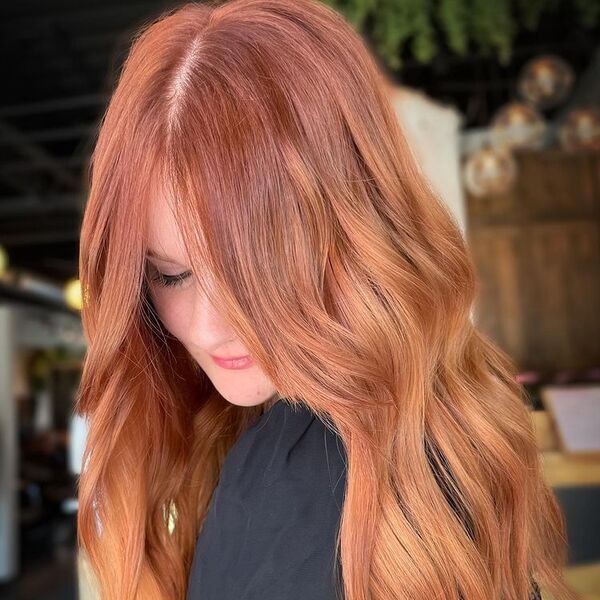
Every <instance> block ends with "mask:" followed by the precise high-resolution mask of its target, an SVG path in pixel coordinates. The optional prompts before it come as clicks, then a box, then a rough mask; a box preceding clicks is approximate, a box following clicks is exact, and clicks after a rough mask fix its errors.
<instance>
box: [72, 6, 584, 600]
mask: <svg viewBox="0 0 600 600" xmlns="http://www.w3.org/2000/svg"><path fill="white" fill-rule="evenodd" d="M90 175H91V178H90V190H89V199H88V202H87V206H86V210H85V215H84V220H83V225H82V236H81V255H80V277H81V282H82V287H83V290H84V306H83V310H82V318H83V323H84V327H85V332H86V336H87V339H88V342H89V348H88V353H87V356H86V360H85V364H84V370H83V373H82V381H81V388H80V397H79V400H78V407H77V409H78V411H79V412H80V413H81V414H85V415H88V416H89V418H90V432H89V436H88V446H87V448H86V455H85V456H84V465H85V466H84V470H83V472H82V474H81V479H80V490H79V502H80V504H79V507H80V508H79V516H78V525H79V527H78V531H79V542H80V545H81V549H82V551H83V552H85V555H86V556H87V558H88V559H89V561H90V564H91V565H92V566H93V569H94V571H95V573H96V575H97V578H98V583H99V586H100V588H101V590H102V598H107V599H111V600H112V599H117V600H125V599H127V600H130V599H132V598H140V599H144V600H146V599H180V598H185V597H186V595H187V597H188V598H197V599H202V600H211V599H214V598H219V600H229V599H230V598H238V599H239V598H246V599H250V598H252V599H254V598H261V600H265V599H266V600H268V599H270V598H285V599H287V600H295V599H296V598H311V600H324V599H325V598H331V600H333V598H335V597H339V598H342V597H343V598H345V599H346V600H367V599H370V598H373V599H375V598H376V599H378V600H380V599H381V600H397V599H411V600H412V599H423V600H425V599H431V598H440V599H442V598H443V599H447V600H458V599H459V598H462V599H464V600H490V599H503V600H525V599H527V598H530V597H535V595H536V593H537V591H536V590H537V588H536V583H535V582H539V583H540V585H541V586H542V587H546V588H547V589H549V590H550V591H551V592H552V593H553V595H554V597H556V598H561V599H563V598H573V597H574V596H573V595H572V594H571V591H570V589H569V588H568V587H567V586H566V584H565V583H564V582H563V581H562V580H561V569H562V566H563V565H564V562H565V558H566V548H565V542H564V535H565V533H564V523H563V517H562V514H561V512H560V510H559V507H558V504H557V502H556V500H555V498H554V496H553V495H552V492H551V491H550V490H549V488H548V487H547V486H546V484H545V483H544V481H543V478H542V472H541V469H540V463H539V459H538V455H537V451H536V446H535V439H534V434H533V431H532V428H531V424H530V422H529V417H528V411H527V407H526V404H525V400H526V398H525V395H524V393H523V390H522V389H521V388H520V387H519V386H518V385H517V383H516V382H515V369H514V366H513V364H512V363H511V361H510V360H509V358H508V357H507V356H506V355H505V354H504V353H502V352H501V351H500V350H499V349H498V348H497V347H496V346H495V345H494V344H493V343H492V342H491V341H490V340H489V339H487V338H486V337H485V336H484V335H483V334H482V333H481V332H479V331H478V330H477V329H476V328H475V326H474V325H473V323H472V321H471V319H470V312H471V308H472V304H473V300H474V298H475V293H476V287H477V286H476V279H475V275H474V266H473V264H472V262H471V258H470V256H469V254H468V251H467V249H466V247H465V244H464V241H463V238H462V236H461V234H460V231H459V229H458V227H457V225H456V223H455V222H454V221H453V219H452V217H451V215H450V214H449V212H448V210H447V209H446V208H445V206H444V204H443V203H442V202H441V201H440V199H439V198H438V197H436V195H435V194H434V192H433V190H432V189H431V188H430V187H429V185H428V184H427V182H426V181H425V180H424V179H423V177H422V176H421V175H420V173H419V170H418V168H417V165H416V164H415V163H414V159H413V158H412V157H411V153H410V151H409V148H408V146H407V143H406V140H405V138H404V136H403V134H402V132H401V129H400V127H399V125H398V122H397V119H396V116H395V113H394V111H393V109H392V107H391V106H390V102H389V99H388V96H387V92H386V85H385V82H384V79H383V77H382V75H381V74H380V72H379V70H378V68H377V65H376V63H375V62H374V60H373V58H372V57H371V55H370V54H369V52H368V49H367V47H366V46H365V44H364V42H363V40H362V39H361V37H360V36H359V35H358V34H357V33H355V32H354V31H353V29H352V28H351V27H350V25H349V24H348V23H347V22H346V21H344V20H343V19H342V17H341V16H340V15H339V14H337V13H336V12H334V11H333V10H332V9H330V8H328V7H326V6H325V5H323V4H320V3H318V2H316V1H310V0H289V1H283V0H233V1H230V2H227V3H225V4H222V5H216V4H214V3H213V4H210V5H206V4H188V5H184V6H182V7H180V8H179V9H177V10H174V11H172V12H169V13H166V14H163V15H161V17H160V18H159V19H157V20H156V21H155V22H153V23H149V24H148V25H147V26H146V27H144V28H143V30H142V31H140V34H139V35H138V36H137V38H136V39H135V42H134V44H133V47H132V49H131V52H130V54H129V56H128V58H127V60H126V62H125V64H124V67H123V70H122V72H121V74H120V79H119V81H118V84H117V86H116V89H115V90H114V93H113V95H112V98H111V101H110V103H109V106H108V108H107V110H106V113H105V115H104V117H103V120H102V123H101V127H100V130H99V134H98V139H97V141H96V145H95V149H94V152H93V157H92V163H91V170H90ZM236 357H241V360H239V361H235V360H232V359H234V358H236ZM236 367H237V368H236ZM241 367H243V368H241ZM336 449H337V450H338V451H337V452H335V450H336ZM311 486H314V489H313V487H311ZM311 499H312V500H311ZM338 501H340V502H339V506H338ZM336 506H338V508H339V510H336ZM338 518H339V529H338ZM282 528H286V529H285V531H286V532H287V533H286V534H285V535H284V536H283V537H282V536H281V535H280V536H279V538H278V539H277V540H275V538H274V537H272V536H278V535H279V534H280V533H281V532H282V531H283V529H282ZM306 531H308V532H309V533H308V534H307V535H304V534H303V533H302V532H306ZM282 535H283V534H282ZM286 544H287V545H288V547H286ZM336 550H337V551H338V552H339V553H338V554H337V562H336V561H333V560H330V559H334V558H336V556H333V554H332V553H333V552H334V551H336ZM338 576H339V579H337V578H336V577H338ZM317 581H318V582H319V585H316V584H315V582H317ZM342 594H343V596H342Z"/></svg>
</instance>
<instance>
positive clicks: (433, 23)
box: [322, 0, 600, 70]
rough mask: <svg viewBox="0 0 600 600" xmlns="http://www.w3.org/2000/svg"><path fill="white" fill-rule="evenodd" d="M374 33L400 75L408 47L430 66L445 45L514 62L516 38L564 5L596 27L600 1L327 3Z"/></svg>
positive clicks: (382, 52)
mask: <svg viewBox="0 0 600 600" xmlns="http://www.w3.org/2000/svg"><path fill="white" fill-rule="evenodd" d="M322 1H323V2H325V3H326V4H328V5H329V6H332V7H333V8H335V9H336V10H338V11H339V12H341V13H342V14H343V15H344V16H345V17H346V18H347V19H348V20H349V21H350V22H351V23H352V24H353V25H354V26H355V27H356V29H358V30H359V31H363V32H365V33H368V34H369V36H370V37H371V38H372V39H373V41H374V44H375V50H376V51H377V52H378V54H379V55H380V56H381V58H382V59H383V60H384V61H385V63H386V64H387V65H388V66H389V67H390V68H391V69H394V70H397V69H400V68H401V66H402V60H401V52H402V50H403V49H404V48H405V47H408V49H409V52H410V54H411V55H412V56H414V58H415V59H416V60H418V61H419V62H421V63H423V64H425V63H428V62H430V61H431V60H432V59H433V58H434V57H435V55H436V54H437V52H438V51H439V49H440V45H441V43H445V44H446V45H447V46H448V47H449V48H450V50H452V51H453V52H455V53H456V54H458V55H465V54H466V53H467V52H468V51H469V49H470V48H471V46H474V47H476V48H477V49H478V50H480V51H482V52H486V53H487V52H494V53H495V54H496V56H497V58H498V60H499V61H500V62H501V63H503V64H506V63H508V62H509V61H510V58H511V53H512V46H513V42H514V39H515V36H516V35H517V34H518V33H519V31H521V30H535V29H536V28H537V26H538V23H539V20H540V17H541V16H542V14H544V13H546V12H551V11H555V10H557V9H558V8H559V5H561V4H564V3H567V2H568V3H569V4H574V6H575V8H576V15H577V20H578V23H579V24H580V25H582V26H583V27H587V28H591V27H595V26H596V25H598V23H599V22H600V1H599V0H322Z"/></svg>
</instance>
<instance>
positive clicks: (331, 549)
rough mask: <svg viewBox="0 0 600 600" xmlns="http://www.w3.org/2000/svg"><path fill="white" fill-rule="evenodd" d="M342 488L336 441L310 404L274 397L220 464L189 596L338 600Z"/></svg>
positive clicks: (199, 599)
mask: <svg viewBox="0 0 600 600" xmlns="http://www.w3.org/2000/svg"><path fill="white" fill-rule="evenodd" d="M345 486H346V454H345V451H344V447H343V445H342V441H341V440H340V439H339V437H338V436H337V435H336V434H335V433H334V432H333V431H331V430H330V429H329V428H327V427H326V426H325V424H324V423H323V422H322V421H321V420H320V419H318V418H317V417H316V416H315V415H314V413H312V411H310V410H309V409H308V408H306V407H304V406H300V407H294V406H292V405H291V404H289V403H288V402H287V401H286V400H285V399H281V400H278V401H277V402H276V403H275V404H273V405H272V406H271V408H269V409H268V410H267V411H266V412H265V413H263V414H262V415H261V416H260V417H259V418H258V419H257V420H256V421H255V422H254V423H253V424H252V425H251V426H250V427H249V428H248V429H247V430H246V431H245V432H244V433H243V435H242V436H241V437H240V438H239V439H238V440H237V442H236V443H235V444H234V445H233V447H232V448H231V449H230V451H229V453H228V454H227V456H226V458H225V461H224V463H223V466H222V469H221V474H220V478H219V482H218V484H217V487H216V488H215V491H214V494H213V496H212V499H211V502H210V505H209V508H208V513H207V517H206V520H205V521H204V524H203V527H202V530H201V532H200V534H199V535H198V538H197V542H196V549H195V553H194V559H193V562H192V566H191V570H190V576H189V585H188V591H187V600H308V599H310V600H338V599H339V600H342V599H343V591H342V589H341V567H340V563H339V560H337V556H336V554H335V542H336V536H337V534H338V530H339V522H340V516H341V510H342V505H343V499H344V493H345Z"/></svg>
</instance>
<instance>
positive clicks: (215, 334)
mask: <svg viewBox="0 0 600 600" xmlns="http://www.w3.org/2000/svg"><path fill="white" fill-rule="evenodd" d="M189 327H190V337H191V341H192V343H193V344H194V346H196V347H198V348H201V349H202V350H204V351H206V352H215V351H216V350H217V349H218V348H220V347H222V346H223V345H224V344H226V343H228V342H230V341H232V340H233V339H234V337H235V336H234V335H233V332H232V330H231V328H230V327H229V325H228V323H227V321H226V320H225V319H224V318H223V317H222V316H221V313H220V312H219V311H218V309H217V308H216V306H214V305H213V303H212V302H211V300H210V298H209V297H208V294H207V293H206V292H204V290H202V289H201V288H200V286H195V291H194V299H193V307H192V315H191V322H190V323H189Z"/></svg>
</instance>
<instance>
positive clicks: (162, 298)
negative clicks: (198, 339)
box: [151, 290, 192, 341]
mask: <svg viewBox="0 0 600 600" xmlns="http://www.w3.org/2000/svg"><path fill="white" fill-rule="evenodd" d="M151 296H152V303H153V304H154V307H155V309H156V314H157V315H158V317H159V319H160V320H161V321H162V324H163V325H164V326H165V328H166V329H167V331H169V332H170V333H171V334H172V335H174V336H175V337H176V338H179V339H180V340H182V341H185V339H186V336H188V335H189V334H190V331H191V327H190V316H191V311H192V304H191V302H190V301H189V299H188V298H187V297H186V295H185V294H177V293H171V292H170V291H161V290H158V291H155V292H152V294H151Z"/></svg>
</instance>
